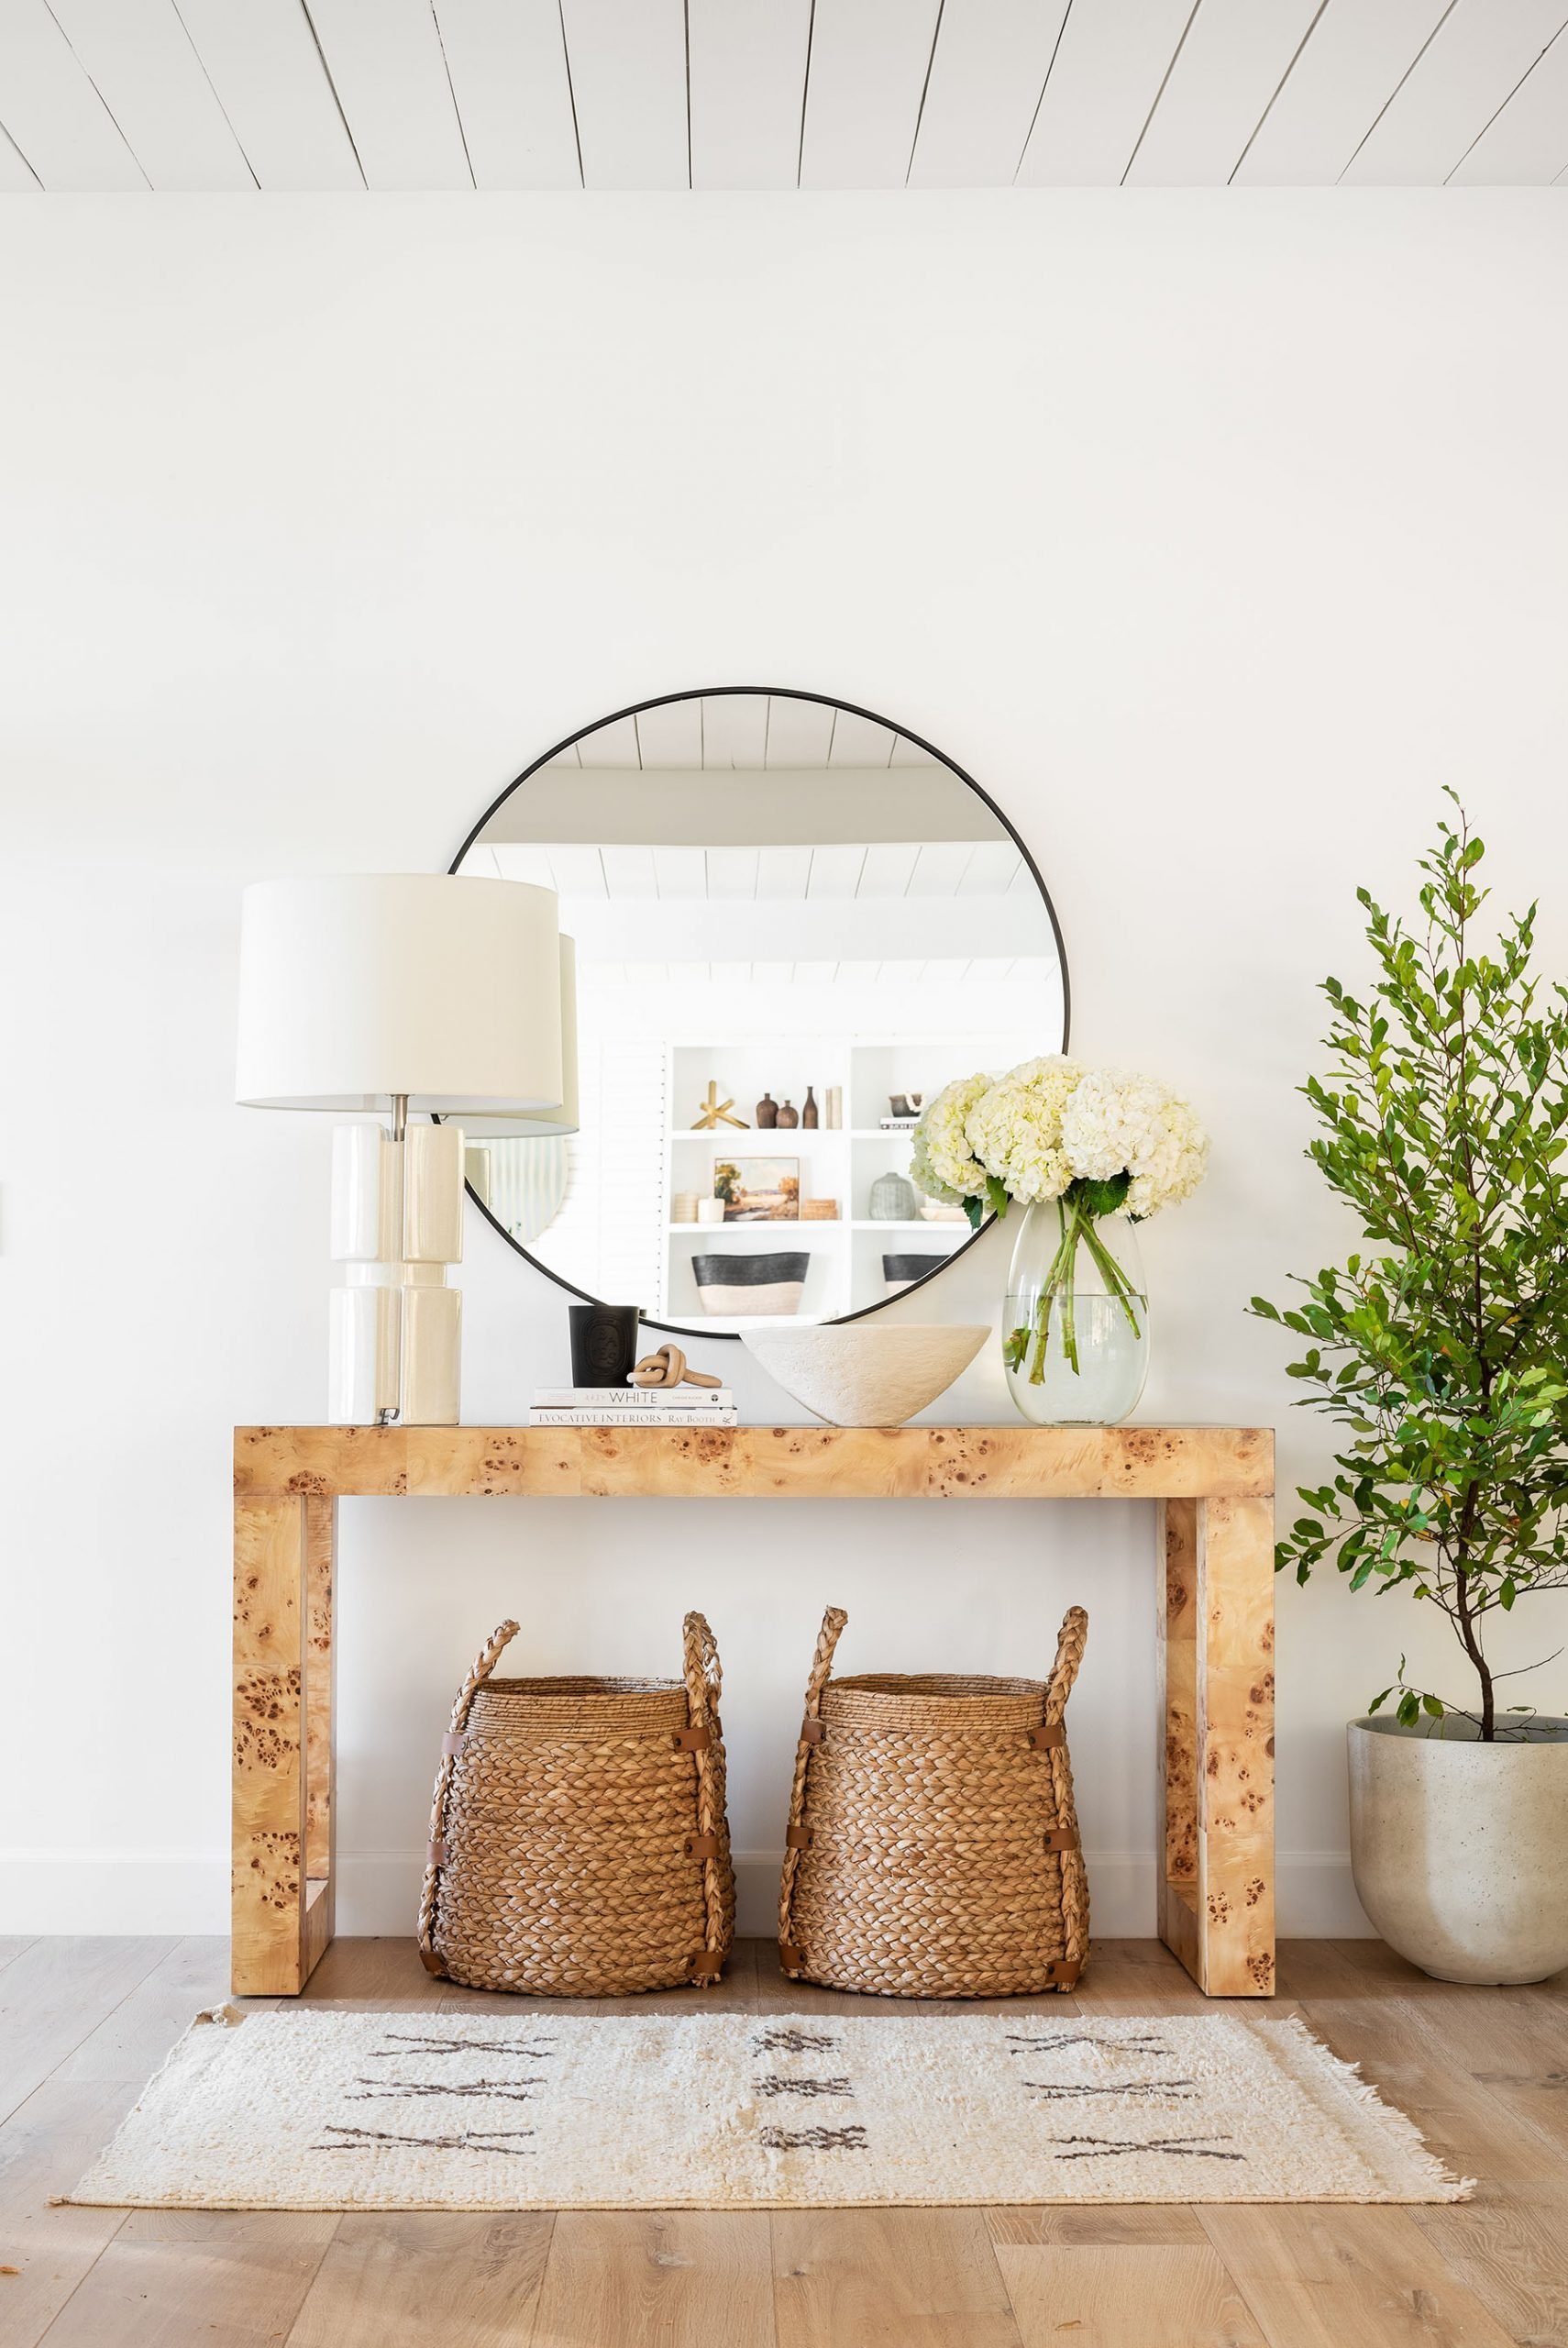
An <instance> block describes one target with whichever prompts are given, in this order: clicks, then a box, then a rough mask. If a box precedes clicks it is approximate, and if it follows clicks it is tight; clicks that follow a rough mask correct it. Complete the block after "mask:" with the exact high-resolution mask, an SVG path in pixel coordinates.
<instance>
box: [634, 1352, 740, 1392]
mask: <svg viewBox="0 0 1568 2348" xmlns="http://www.w3.org/2000/svg"><path fill="white" fill-rule="evenodd" d="M683 1381H684V1383H685V1384H686V1385H688V1386H722V1385H723V1379H720V1378H710V1377H709V1375H708V1373H707V1371H706V1370H705V1369H688V1368H687V1367H686V1356H685V1355H684V1354H683V1353H682V1352H681V1350H680V1347H679V1346H660V1347H659V1349H658V1351H657V1354H645V1355H644V1356H643V1357H642V1359H641V1361H640V1362H639V1363H638V1364H637V1366H636V1368H635V1369H634V1370H633V1372H632V1384H633V1385H634V1386H679V1385H680V1384H681V1383H682V1382H683Z"/></svg>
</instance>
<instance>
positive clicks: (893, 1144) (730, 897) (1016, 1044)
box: [451, 687, 1068, 1336]
mask: <svg viewBox="0 0 1568 2348" xmlns="http://www.w3.org/2000/svg"><path fill="white" fill-rule="evenodd" d="M451 869H452V870H453V871H454V872H472V873H480V874H485V875H488V876H491V877H494V876H499V877H501V878H502V879H504V880H513V881H538V882H541V883H543V884H544V886H546V887H547V888H550V889H554V890H555V891H557V892H558V895H559V898H560V925H561V929H562V932H563V934H564V935H566V936H570V937H571V938H572V939H573V940H574V941H575V958H576V1011H577V1054H576V1058H577V1069H576V1080H577V1085H576V1100H575V1102H569V1103H566V1104H564V1105H563V1109H562V1112H561V1113H560V1114H559V1115H558V1116H556V1117H555V1118H553V1119H551V1118H546V1119H543V1120H536V1121H533V1122H532V1123H531V1124H529V1125H527V1126H523V1125H520V1124H518V1123H517V1122H516V1121H507V1120H504V1119H497V1120H495V1121H493V1122H491V1123H486V1122H485V1121H482V1120H469V1119H465V1120H464V1128H465V1134H466V1136H467V1146H468V1174H469V1190H470V1191H471V1193H472V1195H473V1196H474V1197H475V1199H476V1200H477V1201H478V1202H479V1204H480V1207H481V1208H482V1209H483V1211H484V1213H485V1214H486V1215H487V1216H488V1217H489V1219H490V1221H491V1223H492V1224H494V1225H495V1227H496V1229H497V1230H498V1231H500V1232H501V1233H502V1235H503V1236H504V1237H505V1238H506V1239H508V1240H509V1241H510V1242H511V1244H512V1245H513V1246H514V1247H516V1248H517V1249H518V1251H519V1252H520V1253H521V1254H523V1255H525V1257H527V1258H528V1260H529V1261H530V1262H531V1263H533V1264H535V1265H536V1266H537V1267H538V1268H539V1269H540V1270H541V1271H544V1272H547V1273H548V1274H549V1276H550V1277H551V1279H556V1280H558V1281H559V1282H560V1283H561V1285H562V1286H563V1287H565V1288H568V1289H570V1290H573V1291H574V1292H575V1293H576V1294H578V1295H580V1296H583V1297H588V1298H591V1299H601V1300H602V1301H606V1302H608V1303H613V1304H633V1303H635V1304H636V1305H638V1306H639V1307H640V1308H641V1311H642V1315H643V1318H644V1320H645V1321H647V1322H649V1323H651V1324H654V1325H656V1326H657V1327H659V1328H662V1329H668V1330H672V1331H675V1332H677V1333H679V1334H690V1335H701V1336H735V1335H739V1334H740V1332H741V1331H742V1330H743V1329H745V1328H746V1327H748V1326H749V1325H751V1324H752V1323H753V1322H754V1321H756V1320H757V1319H759V1318H762V1317H768V1318H773V1317H777V1316H778V1315H779V1314H790V1315H792V1316H793V1317H795V1318H798V1319H800V1320H805V1321H839V1320H847V1319H853V1318H855V1317H856V1316H857V1315H859V1314H861V1313H865V1312H875V1311H876V1310H877V1309H878V1306H880V1305H882V1304H884V1303H886V1302H887V1301H889V1298H891V1297H893V1296H896V1295H900V1294H901V1293H902V1292H903V1291H904V1290H907V1289H909V1288H910V1287H911V1286H913V1285H916V1284H918V1283H919V1282H921V1281H923V1280H926V1279H934V1278H936V1277H937V1275H938V1274H939V1273H940V1272H941V1271H942V1270H943V1269H944V1268H945V1266H946V1265H947V1264H949V1263H950V1262H951V1261H952V1259H953V1257H955V1256H956V1255H957V1254H959V1253H960V1252H961V1250H962V1249H963V1248H964V1247H965V1246H967V1245H968V1244H969V1243H970V1240H971V1238H972V1237H973V1234H972V1233H971V1231H970V1228H969V1225H968V1223H967V1221H966V1218H965V1216H964V1213H963V1210H962V1209H961V1208H958V1207H954V1206H949V1205H945V1204H943V1203H942V1202H937V1201H935V1200H932V1199H929V1198H925V1197H922V1194H921V1193H920V1192H919V1191H917V1190H916V1189H915V1187H914V1185H913V1183H912V1182H911V1180H910V1154H911V1153H910V1138H909V1136H910V1129H911V1126H912V1125H913V1123H914V1121H915V1118H916V1116H917V1115H918V1113H919V1110H920V1106H921V1103H922V1101H925V1100H929V1099H930V1098H931V1097H932V1096H933V1095H934V1094H935V1093H936V1092H937V1091H940V1089H941V1088H942V1086H943V1085H944V1084H946V1083H947V1082H949V1080H951V1079H953V1078H954V1077H956V1076H961V1075H966V1074H968V1073H969V1072H970V1071H972V1070H974V1069H980V1068H991V1069H997V1070H1001V1069H1006V1068H1009V1067H1011V1066H1012V1065H1013V1064H1014V1063H1015V1062H1017V1061H1018V1060H1021V1059H1023V1058H1028V1057H1029V1056H1030V1055H1032V1054H1033V1053H1036V1052H1053V1051H1059V1050H1061V1049H1063V1048H1064V1047H1066V1039H1067V1011H1068V994H1067V972H1066V961H1065V959H1064V957H1063V952H1062V940H1061V933H1060V931H1059V929H1058V927H1057V924H1056V917H1055V912H1054V911H1053V909H1052V905H1051V901H1050V898H1049V897H1048V896H1047V894H1046V892H1045V886H1044V883H1043V881H1042V880H1041V877H1040V874H1039V872H1038V871H1037V870H1036V869H1035V866H1034V864H1033V861H1032V858H1031V857H1030V855H1029V853H1028V851H1027V849H1026V848H1025V847H1024V846H1023V844H1022V842H1021V840H1020V839H1019V837H1018V835H1017V834H1016V833H1015V832H1014V831H1013V829H1012V827H1011V825H1010V824H1009V823H1008V822H1007V820H1006V818H1005V817H1004V816H1003V815H1002V814H1001V813H1000V812H999V809H998V808H997V807H996V805H995V804H994V803H993V802H992V801H991V800H990V799H988V797H987V795H986V793H985V792H984V791H982V790H981V788H980V787H979V785H978V784H977V782H975V781H973V780H972V779H971V778H970V777H969V776H968V775H966V773H965V772H964V770H963V769H962V768H961V767H958V766H955V764H954V762H953V760H952V759H949V758H946V757H944V754H943V753H942V752H941V751H940V750H937V749H935V748H933V746H932V745H931V744H930V743H929V742H925V741H922V739H921V737H919V736H918V735H916V734H911V733H910V732H909V731H908V730H907V729H904V728H900V726H899V725H895V724H894V723H893V722H892V721H891V720H890V719H888V718H883V717H878V716H875V715H873V714H872V713H871V712H870V711H868V710H864V709H857V708H855V707H853V706H852V705H850V704H848V703H843V702H834V701H831V700H827V699H824V698H823V696H821V695H819V694H816V693H803V692H775V691H760V690H757V689H755V688H749V687H747V688H742V687H734V688H728V687H726V688H723V689H720V690H716V691H712V692H701V693H676V694H670V695H668V696H666V697H665V698H663V699H661V700H658V701H652V702H645V703H639V705H638V706H637V707H636V708H635V709H628V710H623V711H621V712H619V713H618V714H616V715H615V716H613V717H608V718H605V719H603V720H602V721H601V722H600V723H599V724H598V725H591V726H589V727H587V728H586V729H585V730H584V731H583V732H582V733H580V734H578V735H575V736H573V737H572V738H571V739H570V740H569V741H567V742H563V743H561V744H559V745H558V747H557V748H554V749H552V750H549V751H547V752H546V754H545V755H544V756H543V757H542V758H540V759H536V762H535V763H534V765H532V766H531V767H529V768H527V769H526V770H525V771H524V772H523V773H522V774H520V775H519V776H518V778H517V780H516V781H515V782H513V783H512V784H510V785H509V786H508V788H507V789H506V790H505V791H503V792H502V794H501V796H500V797H499V798H498V799H497V800H496V801H495V803H494V804H493V805H492V806H491V807H490V808H489V809H488V810H487V812H486V813H485V814H484V815H483V816H482V817H481V818H480V821H479V823H478V824H476V825H475V826H474V829H473V831H472V832H471V833H470V834H469V837H468V839H467V840H465V841H464V843H463V846H462V847H461V848H460V849H459V851H458V855H457V857H456V858H455V859H454V861H453V864H452V868H451ZM563 1128H571V1129H570V1130H563Z"/></svg>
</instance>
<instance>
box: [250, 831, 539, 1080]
mask: <svg viewBox="0 0 1568 2348" xmlns="http://www.w3.org/2000/svg"><path fill="white" fill-rule="evenodd" d="M560 973H561V956H560V939H559V930H558V920H557V898H556V895H555V892H554V891H553V890H549V889H540V888H536V887H535V886H534V885H533V884H532V883H531V882H528V881H481V880H477V879H470V878H469V877H467V876H466V875H462V874H455V873H445V872H440V873H436V872H419V873H353V874H339V875H329V876H322V877H318V878H313V879H310V880H304V881H256V882H254V883H253V884H252V886H251V887H249V888H248V889H247V890H246V892H245V897H244V911H243V915H242V920H241V928H240V952H239V1055H238V1066H237V1079H236V1085H235V1092H236V1097H237V1100H239V1101H240V1102H244V1103H246V1104H247V1105H248V1106H249V1107H252V1108H259V1109H336V1110H339V1111H348V1112H356V1111H359V1112H363V1111H366V1110H377V1109H384V1108H385V1107H386V1106H387V1103H388V1102H389V1101H391V1100H392V1099H395V1098H399V1097H403V1098H406V1100H407V1103H408V1106H409V1108H410V1110H412V1111H424V1112H426V1113H431V1114H433V1115H437V1116H452V1115H457V1114H459V1113H461V1112H462V1111H463V1110H465V1109H474V1108H482V1109H490V1110H491V1111H501V1112H507V1111H510V1112H513V1113H524V1114H527V1113H540V1112H543V1111H546V1110H548V1111H550V1112H551V1113H558V1111H559V1108H560V1104H561V1100H562V1092H563V1076H562V1052H561V977H560ZM574 1057H575V1055H574Z"/></svg>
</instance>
